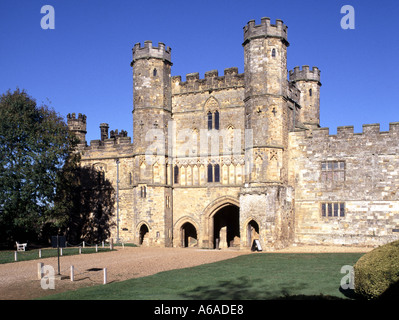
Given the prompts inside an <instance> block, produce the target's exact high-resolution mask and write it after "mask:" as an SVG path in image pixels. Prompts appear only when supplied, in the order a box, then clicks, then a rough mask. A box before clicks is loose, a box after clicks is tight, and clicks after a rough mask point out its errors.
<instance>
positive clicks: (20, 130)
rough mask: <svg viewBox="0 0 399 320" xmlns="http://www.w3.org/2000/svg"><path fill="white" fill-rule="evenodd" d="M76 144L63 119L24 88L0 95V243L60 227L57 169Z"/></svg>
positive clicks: (63, 222) (25, 237) (64, 218)
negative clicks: (57, 199)
mask: <svg viewBox="0 0 399 320" xmlns="http://www.w3.org/2000/svg"><path fill="white" fill-rule="evenodd" d="M75 146H76V138H75V137H74V136H73V135H71V134H69V131H68V126H67V125H66V123H65V122H64V120H63V118H62V117H61V116H59V115H58V114H57V113H56V112H55V111H54V110H53V109H51V108H49V107H48V106H46V105H41V106H38V105H37V104H36V101H35V100H34V99H33V98H31V97H30V96H29V95H28V94H27V93H26V92H25V91H20V90H19V89H17V90H15V91H14V92H11V91H10V90H9V91H7V92H6V93H5V94H2V95H1V96H0V242H10V241H16V240H17V241H23V240H26V239H28V238H32V237H40V234H41V232H42V231H43V228H44V226H46V225H49V224H50V225H52V226H54V227H61V226H63V225H65V224H66V223H67V220H68V217H67V216H65V215H63V216H59V215H57V210H54V199H55V197H56V191H57V181H58V180H59V172H60V171H61V169H62V168H63V166H64V164H65V162H66V160H67V159H68V157H69V155H70V154H71V153H72V152H73V150H74V148H75Z"/></svg>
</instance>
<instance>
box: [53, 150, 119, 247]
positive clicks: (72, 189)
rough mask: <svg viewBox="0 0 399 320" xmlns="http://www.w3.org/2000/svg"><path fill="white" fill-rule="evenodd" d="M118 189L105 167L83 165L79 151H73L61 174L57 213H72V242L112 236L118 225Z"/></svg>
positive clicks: (69, 235)
mask: <svg viewBox="0 0 399 320" xmlns="http://www.w3.org/2000/svg"><path fill="white" fill-rule="evenodd" d="M114 193H115V192H114V188H113V187H112V184H111V182H110V181H109V180H108V179H106V178H105V177H104V174H103V173H102V172H101V171H97V170H95V169H94V168H93V167H92V166H84V167H82V166H81V165H80V162H79V154H78V153H74V154H71V156H70V157H69V158H68V161H67V162H66V164H65V165H64V167H63V169H62V171H61V172H60V174H59V179H58V188H57V195H56V201H55V215H56V216H59V217H68V222H67V224H66V229H65V232H66V234H67V240H68V243H71V244H78V243H80V242H81V241H82V240H84V241H86V242H89V243H98V242H101V241H102V240H106V239H107V238H109V236H110V229H111V227H113V226H114V222H113V221H112V216H113V211H114V204H115V198H114Z"/></svg>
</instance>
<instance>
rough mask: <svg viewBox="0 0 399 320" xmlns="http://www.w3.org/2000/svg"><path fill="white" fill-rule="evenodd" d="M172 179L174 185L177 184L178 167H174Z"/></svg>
mask: <svg viewBox="0 0 399 320" xmlns="http://www.w3.org/2000/svg"><path fill="white" fill-rule="evenodd" d="M173 177H174V178H173V181H174V183H179V167H178V166H175V169H174V175H173Z"/></svg>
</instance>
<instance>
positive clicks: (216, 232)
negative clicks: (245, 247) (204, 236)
mask: <svg viewBox="0 0 399 320" xmlns="http://www.w3.org/2000/svg"><path fill="white" fill-rule="evenodd" d="M213 244H214V248H226V247H239V246H240V209H239V207H237V206H236V205H233V204H229V205H227V206H224V207H222V208H221V209H219V210H218V211H217V212H216V213H215V214H214V215H213Z"/></svg>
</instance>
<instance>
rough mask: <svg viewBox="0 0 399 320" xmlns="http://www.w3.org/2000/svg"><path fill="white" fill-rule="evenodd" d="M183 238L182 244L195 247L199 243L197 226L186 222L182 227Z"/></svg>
mask: <svg viewBox="0 0 399 320" xmlns="http://www.w3.org/2000/svg"><path fill="white" fill-rule="evenodd" d="M181 239H182V246H183V247H185V248H187V247H195V246H196V245H197V241H198V239H197V230H196V229H195V227H194V226H193V225H192V224H191V223H190V222H186V223H185V224H183V225H182V227H181Z"/></svg>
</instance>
